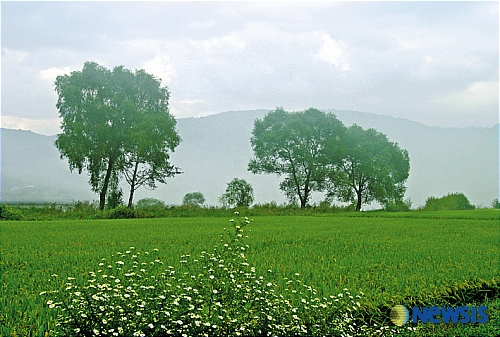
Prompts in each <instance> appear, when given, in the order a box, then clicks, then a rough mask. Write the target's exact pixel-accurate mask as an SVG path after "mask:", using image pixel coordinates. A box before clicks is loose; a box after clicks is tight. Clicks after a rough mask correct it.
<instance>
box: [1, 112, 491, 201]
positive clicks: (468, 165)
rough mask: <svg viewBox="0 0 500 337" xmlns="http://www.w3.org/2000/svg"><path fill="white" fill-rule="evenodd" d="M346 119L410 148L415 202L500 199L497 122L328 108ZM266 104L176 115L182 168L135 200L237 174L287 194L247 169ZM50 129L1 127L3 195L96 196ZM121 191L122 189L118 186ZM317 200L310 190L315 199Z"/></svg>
mask: <svg viewBox="0 0 500 337" xmlns="http://www.w3.org/2000/svg"><path fill="white" fill-rule="evenodd" d="M330 111H331V112H333V113H335V114H336V115H337V117H338V118H339V119H340V120H341V121H342V122H343V123H344V124H345V125H347V126H349V125H352V124H353V123H356V124H358V125H360V126H362V127H363V128H368V127H372V128H375V129H376V130H378V131H380V132H383V133H385V134H386V135H387V136H388V137H389V139H390V140H391V141H395V142H397V143H398V144H399V145H400V146H401V147H402V148H405V149H407V150H408V152H409V155H410V177H409V179H408V183H407V187H408V189H407V192H406V197H409V198H411V200H412V201H413V205H414V206H419V205H422V204H424V202H425V200H426V199H427V197H429V196H438V197H439V196H443V195H445V194H447V193H451V192H463V193H464V194H465V195H466V196H467V197H468V198H469V200H470V201H471V202H472V203H473V204H476V205H480V204H483V205H490V203H491V202H492V200H493V199H494V198H498V189H499V160H498V159H499V126H498V125H497V126H494V127H491V128H473V127H470V128H441V127H430V126H426V125H424V124H421V123H417V122H413V121H409V120H406V119H402V118H393V117H388V116H381V115H375V114H370V113H362V112H355V111H337V110H330ZM267 112H268V110H253V111H231V112H223V113H220V114H217V115H210V116H207V117H201V118H183V119H178V120H177V129H178V131H179V134H180V136H181V138H182V143H181V144H180V145H179V146H178V147H177V148H176V151H175V152H174V153H173V154H172V156H171V162H172V163H173V164H174V165H176V166H179V167H180V168H181V170H182V171H183V172H184V173H183V174H181V175H178V176H177V177H175V178H171V179H170V180H169V182H168V184H167V185H162V186H160V187H159V188H157V189H156V190H154V191H149V190H146V189H145V188H140V189H139V190H138V191H137V193H136V195H135V201H137V200H139V199H140V198H143V197H153V198H158V199H161V200H163V201H165V202H166V203H167V204H180V203H181V202H182V197H183V196H184V195H185V194H186V193H189V192H196V191H200V192H202V193H203V195H204V196H205V198H206V200H207V204H209V205H217V204H218V201H217V200H218V197H219V196H220V195H221V194H222V193H223V192H224V190H225V188H226V184H227V183H228V182H229V181H230V180H231V179H233V178H236V177H237V178H243V179H245V180H247V181H248V182H250V183H251V184H252V186H253V187H254V191H255V199H256V202H258V203H264V202H269V201H272V200H275V201H277V202H278V203H283V202H285V201H286V199H285V197H284V196H283V194H282V193H281V192H280V190H279V188H278V186H279V182H280V179H279V178H278V177H276V176H270V175H254V174H251V173H250V172H248V171H247V164H248V161H249V159H250V158H251V157H252V149H251V146H250V141H249V140H250V137H251V131H252V129H253V122H254V120H255V119H256V118H263V117H264V116H265V115H266V114H267ZM55 138H56V137H55V136H43V135H38V134H35V133H33V132H30V131H22V130H10V129H1V149H2V152H1V163H2V165H1V170H2V171H1V178H2V179H1V186H2V194H1V201H2V202H71V201H72V200H95V199H97V195H96V194H93V193H92V192H91V191H90V185H89V184H88V183H87V180H88V177H87V174H86V172H83V173H82V174H81V175H79V174H78V173H76V172H73V173H70V172H69V169H68V165H67V161H66V160H61V159H60V158H59V153H58V151H57V149H56V148H55V147H54V145H53V144H54V140H55ZM124 194H125V197H127V195H128V191H126V186H124ZM321 199H322V196H321V194H316V195H315V196H314V200H316V201H319V200H321Z"/></svg>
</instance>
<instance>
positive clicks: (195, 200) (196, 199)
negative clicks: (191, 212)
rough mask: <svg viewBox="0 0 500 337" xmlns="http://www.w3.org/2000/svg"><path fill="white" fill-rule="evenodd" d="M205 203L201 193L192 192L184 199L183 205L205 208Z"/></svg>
mask: <svg viewBox="0 0 500 337" xmlns="http://www.w3.org/2000/svg"><path fill="white" fill-rule="evenodd" d="M204 203H205V197H204V196H203V194H202V193H201V192H191V193H187V194H186V195H184V198H182V204H183V205H195V206H199V207H201V206H203V204H204Z"/></svg>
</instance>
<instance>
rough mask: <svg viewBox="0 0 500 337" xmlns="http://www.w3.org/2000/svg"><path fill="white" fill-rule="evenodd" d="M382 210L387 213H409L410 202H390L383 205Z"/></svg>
mask: <svg viewBox="0 0 500 337" xmlns="http://www.w3.org/2000/svg"><path fill="white" fill-rule="evenodd" d="M384 210H385V211H387V212H409V211H411V200H410V199H406V200H404V201H403V200H396V201H393V200H390V201H389V202H387V203H386V204H385V205H384Z"/></svg>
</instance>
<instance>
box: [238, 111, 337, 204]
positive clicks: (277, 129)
mask: <svg viewBox="0 0 500 337" xmlns="http://www.w3.org/2000/svg"><path fill="white" fill-rule="evenodd" d="M344 129H345V127H344V125H343V124H342V122H340V121H339V120H338V119H337V117H335V115H334V114H331V113H328V114H326V113H324V112H322V111H320V110H317V109H313V108H310V109H308V110H305V111H301V112H294V113H289V112H287V111H285V110H284V109H283V108H277V109H276V110H274V111H271V112H269V113H268V114H267V115H266V116H265V117H264V119H262V120H260V119H257V120H256V121H255V123H254V128H253V131H252V138H251V140H250V142H251V144H252V149H253V152H254V158H252V159H251V160H250V162H249V164H248V170H249V171H251V172H252V173H266V174H276V175H278V176H284V179H283V181H282V182H281V184H280V189H281V190H282V191H283V192H284V193H285V194H286V196H287V197H288V198H289V200H291V201H295V200H296V199H297V198H298V199H299V201H300V207H301V208H305V207H306V205H307V203H308V201H309V199H310V197H311V193H312V192H314V191H322V190H323V185H322V184H323V182H324V179H325V175H326V165H325V163H326V158H325V153H324V149H325V147H326V143H327V142H329V144H330V146H331V148H333V147H334V146H335V143H337V142H338V141H339V137H343V133H344V132H345V131H344ZM330 154H331V157H330V159H333V157H334V153H333V151H331V153H330Z"/></svg>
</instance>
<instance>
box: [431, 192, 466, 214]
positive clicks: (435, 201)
mask: <svg viewBox="0 0 500 337" xmlns="http://www.w3.org/2000/svg"><path fill="white" fill-rule="evenodd" d="M475 208H476V207H475V206H474V205H471V203H470V201H469V199H467V197H466V196H465V195H464V194H463V193H450V194H447V195H445V196H444V197H441V198H436V197H430V198H428V199H427V200H426V202H425V206H424V207H423V208H422V209H423V210H425V211H447V210H468V209H475Z"/></svg>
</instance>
